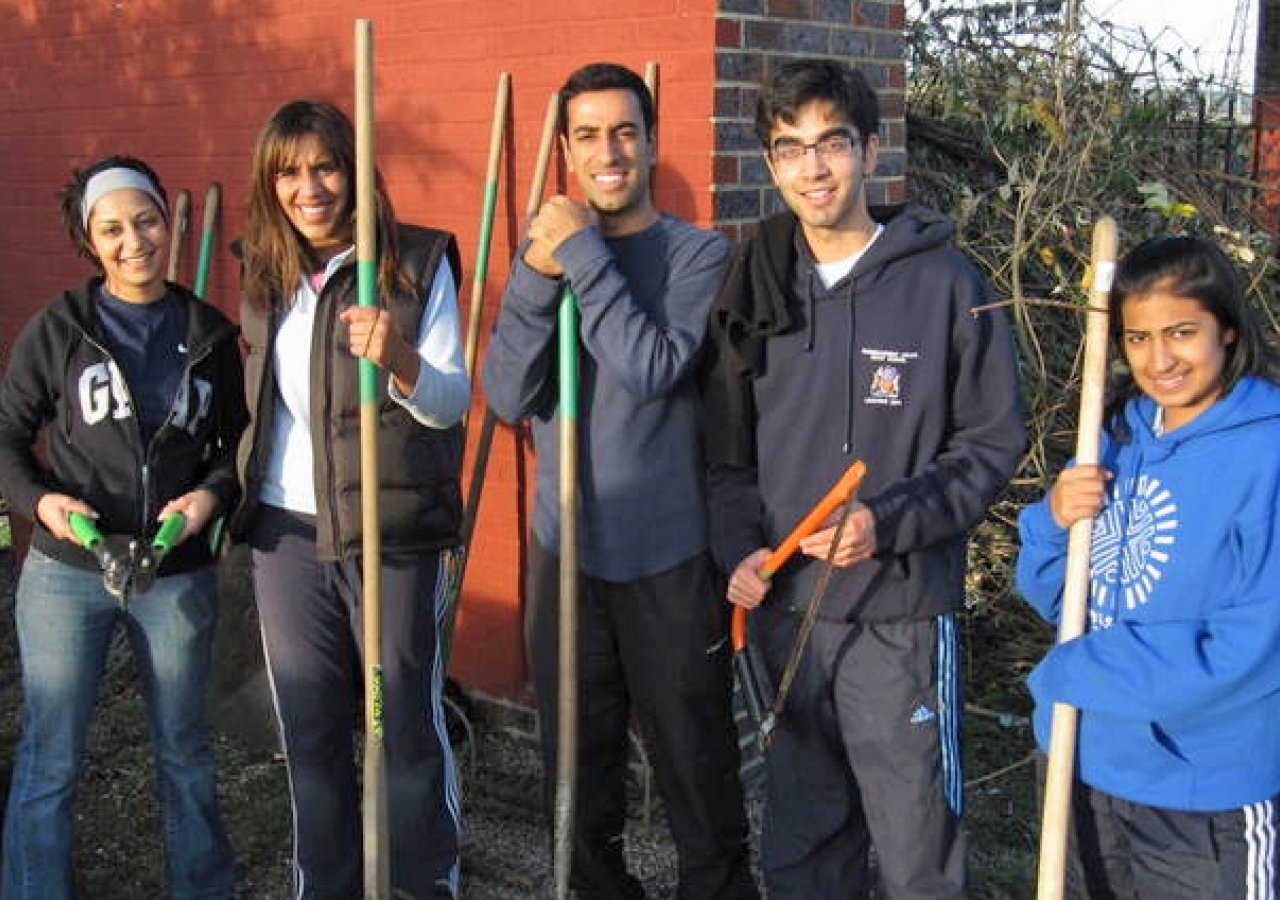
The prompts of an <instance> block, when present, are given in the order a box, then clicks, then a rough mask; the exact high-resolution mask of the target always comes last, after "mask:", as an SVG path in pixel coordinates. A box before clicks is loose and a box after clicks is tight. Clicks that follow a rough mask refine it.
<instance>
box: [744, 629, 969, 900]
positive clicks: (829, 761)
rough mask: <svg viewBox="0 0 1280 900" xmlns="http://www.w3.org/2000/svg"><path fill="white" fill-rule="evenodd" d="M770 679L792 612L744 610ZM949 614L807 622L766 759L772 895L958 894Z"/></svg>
mask: <svg viewBox="0 0 1280 900" xmlns="http://www.w3.org/2000/svg"><path fill="white" fill-rule="evenodd" d="M752 618H753V622H752V625H751V630H752V640H753V641H758V642H759V645H760V646H761V647H762V648H763V649H764V651H765V652H764V656H765V659H766V661H767V663H768V665H769V668H770V674H771V676H772V679H773V683H774V684H775V685H777V684H779V683H780V676H781V673H782V670H783V667H784V666H785V664H786V660H787V658H788V656H789V654H790V652H791V648H792V646H793V645H794V643H795V637H796V632H797V628H798V626H799V624H800V616H799V614H797V613H791V612H787V611H784V610H778V609H775V608H773V607H770V606H768V605H766V606H764V607H761V608H760V609H759V610H757V611H756V613H755V615H754V616H753V617H752ZM957 657H958V654H957V636H956V630H955V623H954V619H953V617H952V616H950V615H943V616H938V617H936V618H931V619H927V620H923V621H919V622H894V623H876V624H864V625H857V624H848V623H844V622H831V621H824V620H818V622H817V623H816V625H815V627H814V629H813V633H812V635H811V636H810V638H809V643H808V645H807V647H806V649H805V653H804V656H802V657H801V660H800V665H799V667H798V669H797V670H796V675H795V682H794V686H793V687H792V690H791V694H790V695H789V697H788V698H787V701H786V706H785V707H784V708H783V711H782V715H781V717H780V718H779V721H778V730H777V731H776V732H775V736H774V741H773V745H772V747H771V749H770V751H769V752H768V754H767V755H766V757H765V766H766V771H767V773H768V795H767V797H768V799H767V805H766V807H765V815H764V829H763V834H762V844H761V866H762V868H763V869H764V875H765V886H766V887H767V888H768V896H769V898H770V900H863V898H866V897H868V896H870V892H871V889H872V886H873V884H872V877H873V874H872V869H871V866H870V858H871V850H872V849H873V848H874V850H875V859H876V862H877V871H876V874H878V881H879V884H880V891H879V892H878V894H877V896H878V897H880V898H881V900H964V898H965V897H966V896H967V894H968V884H967V880H968V873H967V867H966V864H965V839H964V834H963V831H962V830H961V827H960V813H961V809H962V806H963V797H962V794H963V781H962V778H961V767H960V743H959V725H960V721H959V720H960V712H961V709H960V690H959V661H958V658H957Z"/></svg>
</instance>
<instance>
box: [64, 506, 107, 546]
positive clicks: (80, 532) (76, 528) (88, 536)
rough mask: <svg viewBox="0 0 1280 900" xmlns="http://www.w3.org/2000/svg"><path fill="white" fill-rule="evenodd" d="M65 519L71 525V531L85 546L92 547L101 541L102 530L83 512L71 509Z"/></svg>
mask: <svg viewBox="0 0 1280 900" xmlns="http://www.w3.org/2000/svg"><path fill="white" fill-rule="evenodd" d="M67 521H68V523H69V524H70V525H71V533H72V534H74V535H75V536H76V540H78V541H79V542H80V543H81V544H83V545H84V546H85V547H88V548H90V549H92V548H93V547H94V545H96V544H100V543H102V532H101V531H99V530H98V526H97V524H96V523H95V522H94V521H93V519H90V518H89V517H88V516H86V515H85V514H84V513H82V512H75V511H74V510H73V511H72V512H71V513H69V514H68V515H67Z"/></svg>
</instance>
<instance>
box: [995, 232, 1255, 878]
mask: <svg viewBox="0 0 1280 900" xmlns="http://www.w3.org/2000/svg"><path fill="white" fill-rule="evenodd" d="M1111 317H1112V333H1113V336H1114V337H1115V339H1116V341H1117V342H1118V344H1119V346H1120V348H1121V349H1122V350H1123V355H1124V360H1125V362H1126V363H1127V366H1126V367H1124V369H1123V372H1122V373H1121V374H1119V375H1118V376H1117V383H1116V384H1115V385H1114V386H1113V387H1114V391H1113V394H1112V397H1113V399H1112V401H1111V405H1110V407H1109V409H1108V411H1107V415H1106V417H1105V419H1106V429H1105V432H1104V434H1103V441H1102V454H1101V461H1102V462H1101V464H1100V465H1096V466H1093V465H1078V466H1072V467H1069V468H1067V469H1066V470H1065V471H1063V472H1062V473H1061V474H1060V475H1059V476H1058V479H1057V481H1056V483H1055V484H1054V486H1053V488H1052V490H1051V491H1050V493H1049V495H1048V496H1047V497H1045V498H1044V499H1043V500H1041V501H1040V502H1039V503H1036V504H1034V505H1032V506H1029V507H1028V508H1027V509H1025V510H1024V511H1023V513H1022V516H1021V518H1020V520H1019V532H1020V534H1021V538H1022V552H1021V555H1020V557H1019V559H1018V571H1017V578H1018V589H1019V591H1021V593H1022V594H1023V596H1025V597H1026V598H1027V599H1028V600H1029V601H1030V602H1031V603H1032V604H1033V605H1034V606H1035V607H1036V609H1037V610H1038V611H1039V612H1040V614H1041V615H1043V616H1044V617H1045V618H1046V619H1047V620H1049V621H1050V622H1056V621H1057V618H1058V614H1059V610H1060V607H1061V598H1062V583H1063V576H1064V570H1065V564H1066V555H1067V530H1068V529H1069V528H1070V526H1071V524H1072V523H1073V522H1076V521H1078V520H1080V519H1082V518H1085V517H1090V516H1093V517H1096V520H1095V523H1094V531H1093V546H1092V553H1091V575H1090V596H1089V618H1088V626H1087V628H1086V631H1085V633H1084V634H1083V635H1081V636H1080V637H1078V638H1076V639H1074V640H1071V641H1068V642H1066V643H1064V644H1059V645H1057V646H1055V647H1053V649H1051V650H1050V651H1049V653H1048V654H1047V655H1046V656H1045V658H1044V660H1043V661H1042V662H1041V663H1040V665H1039V666H1037V667H1036V669H1035V670H1034V671H1033V672H1032V674H1031V677H1030V681H1029V685H1030V688H1031V692H1032V694H1033V695H1034V697H1035V701H1036V717H1035V723H1036V737H1037V739H1038V741H1039V742H1040V745H1041V747H1042V748H1047V746H1048V734H1049V720H1050V715H1051V711H1052V707H1053V704H1054V703H1057V702H1062V703H1069V704H1071V705H1072V706H1074V707H1076V708H1077V709H1079V710H1080V725H1079V748H1078V754H1077V768H1078V785H1077V788H1076V794H1075V797H1074V800H1073V817H1074V821H1073V826H1072V831H1071V840H1070V848H1069V860H1068V873H1067V887H1068V893H1069V895H1070V896H1073V897H1081V898H1089V900H1100V898H1113V897H1114V898H1125V900H1129V898H1142V900H1147V898H1151V900H1155V898H1159V900H1178V898H1188V900H1191V898H1195V900H1204V898H1241V900H1244V898H1269V897H1275V896H1276V888H1277V872H1276V869H1277V865H1276V863H1277V853H1276V829H1277V824H1280V823H1278V819H1280V815H1278V809H1277V804H1276V800H1277V796H1276V795H1277V794H1278V793H1280V453H1278V452H1277V451H1278V448H1280V387H1278V386H1277V380H1276V379H1277V365H1276V359H1275V356H1274V353H1273V351H1272V350H1271V349H1270V348H1269V347H1268V345H1267V342H1266V338H1265V336H1264V333H1263V329H1262V326H1261V324H1260V322H1259V320H1258V318H1257V316H1256V313H1255V312H1254V310H1253V308H1252V307H1251V306H1250V304H1249V301H1248V299H1247V297H1246V295H1245V291H1244V289H1243V287H1242V285H1241V283H1240V280H1239V277H1238V275H1237V273H1236V271H1235V269H1234V267H1233V265H1232V264H1231V262H1230V261H1229V260H1228V259H1227V258H1226V256H1225V255H1224V254H1223V253H1222V251H1221V250H1219V249H1218V248H1217V247H1216V246H1215V245H1214V244H1212V243H1211V242H1209V241H1206V240H1204V239H1201V238H1195V237H1163V238H1156V239H1153V240H1149V241H1147V242H1145V243H1143V244H1141V245H1139V246H1138V247H1136V248H1135V249H1134V250H1133V251H1132V252H1131V253H1129V254H1128V256H1126V257H1125V258H1124V259H1123V260H1122V261H1121V262H1120V265H1119V267H1118V269H1117V272H1116V279H1115V285H1114V287H1113V289H1112V304H1111Z"/></svg>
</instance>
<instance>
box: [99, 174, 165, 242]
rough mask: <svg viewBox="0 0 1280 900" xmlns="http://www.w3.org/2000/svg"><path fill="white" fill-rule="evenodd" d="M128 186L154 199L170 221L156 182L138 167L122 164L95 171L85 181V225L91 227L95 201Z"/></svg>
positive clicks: (162, 213)
mask: <svg viewBox="0 0 1280 900" xmlns="http://www.w3.org/2000/svg"><path fill="white" fill-rule="evenodd" d="M127 188H133V189H134V190H138V191H142V193H144V194H146V195H147V196H149V197H150V198H151V199H152V200H154V201H155V202H156V206H158V207H160V214H161V215H162V216H164V218H165V221H168V219H169V211H168V210H167V209H165V206H164V199H163V198H162V197H161V196H160V189H159V188H157V187H156V185H155V182H153V181H152V180H151V179H150V178H148V177H147V176H146V175H144V174H142V173H141V172H139V171H138V170H137V169H129V168H126V167H124V166H120V167H117V168H114V169H103V170H102V171H101V172H95V173H94V174H93V175H92V176H91V177H90V178H89V180H88V181H87V182H85V186H84V199H83V200H82V201H80V215H81V218H82V220H83V222H84V227H85V228H88V227H89V213H91V212H93V207H94V204H95V203H97V202H98V201H99V200H101V199H102V198H103V196H104V195H106V194H109V193H111V192H112V191H121V190H125V189H127Z"/></svg>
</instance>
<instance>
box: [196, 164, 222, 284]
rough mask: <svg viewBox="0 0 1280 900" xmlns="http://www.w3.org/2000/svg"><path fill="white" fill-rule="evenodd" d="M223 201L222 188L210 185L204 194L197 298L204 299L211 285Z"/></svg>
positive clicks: (215, 183)
mask: <svg viewBox="0 0 1280 900" xmlns="http://www.w3.org/2000/svg"><path fill="white" fill-rule="evenodd" d="M221 201H222V186H221V185H219V184H218V182H216V181H213V182H210V183H209V187H208V189H207V190H206V191H205V192H204V227H203V228H201V229H200V256H199V258H198V259H197V260H196V279H195V281H194V282H193V283H192V285H191V290H192V291H193V292H194V293H195V295H196V296H197V297H201V298H203V297H204V293H205V288H206V287H207V286H208V284H209V268H210V266H211V265H212V264H213V237H214V233H215V232H216V231H217V228H218V206H219V204H220V203H221Z"/></svg>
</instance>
